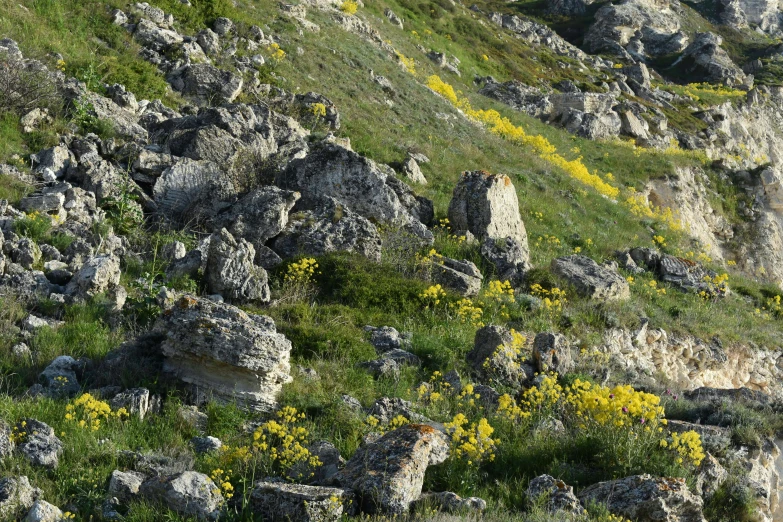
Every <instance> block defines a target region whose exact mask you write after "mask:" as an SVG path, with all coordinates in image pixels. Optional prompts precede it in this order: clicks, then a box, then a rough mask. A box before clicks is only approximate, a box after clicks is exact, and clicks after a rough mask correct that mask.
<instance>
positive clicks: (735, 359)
mask: <svg viewBox="0 0 783 522" xmlns="http://www.w3.org/2000/svg"><path fill="white" fill-rule="evenodd" d="M599 350H600V351H603V352H605V353H609V354H611V359H610V364H615V365H617V366H618V367H620V368H623V369H625V370H632V371H633V372H636V373H638V374H641V375H647V376H653V375H655V374H659V373H663V374H664V375H667V376H668V378H669V379H671V382H672V384H674V385H675V386H677V387H679V388H681V389H684V390H694V389H697V388H700V387H711V388H743V387H746V388H750V389H751V390H758V391H763V392H764V393H766V394H768V395H772V396H774V397H783V386H781V385H780V382H781V378H783V372H782V371H781V370H780V368H779V366H778V365H779V358H780V354H779V353H777V352H776V351H773V350H768V349H764V348H759V347H751V346H745V345H732V346H728V347H723V346H722V345H721V344H720V343H719V342H718V341H716V340H712V341H709V342H705V341H702V340H700V339H696V338H694V337H690V336H685V337H681V336H670V335H668V334H667V333H666V332H665V331H663V330H660V329H652V328H648V327H647V323H644V324H643V325H642V327H641V328H640V329H639V330H637V331H635V332H629V331H627V330H621V329H612V330H609V331H607V332H606V333H605V334H604V339H603V345H602V346H601V347H599Z"/></svg>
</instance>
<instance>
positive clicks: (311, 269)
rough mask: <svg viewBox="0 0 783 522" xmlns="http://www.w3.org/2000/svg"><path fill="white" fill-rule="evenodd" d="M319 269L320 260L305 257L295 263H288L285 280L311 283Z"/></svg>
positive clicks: (295, 282) (287, 281)
mask: <svg viewBox="0 0 783 522" xmlns="http://www.w3.org/2000/svg"><path fill="white" fill-rule="evenodd" d="M317 269H318V262H317V261H316V260H315V259H313V258H312V257H305V258H304V259H301V260H299V261H297V262H295V263H291V264H290V265H288V267H287V268H286V271H285V276H283V280H284V281H285V282H286V283H294V284H303V285H306V284H309V283H311V282H312V280H313V276H314V275H315V274H316V270H317Z"/></svg>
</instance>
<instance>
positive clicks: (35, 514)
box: [24, 499, 63, 522]
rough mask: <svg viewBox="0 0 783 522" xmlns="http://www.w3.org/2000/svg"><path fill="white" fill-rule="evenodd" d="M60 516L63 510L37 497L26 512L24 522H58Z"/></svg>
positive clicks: (60, 518)
mask: <svg viewBox="0 0 783 522" xmlns="http://www.w3.org/2000/svg"><path fill="white" fill-rule="evenodd" d="M62 516H63V512H62V511H60V508H58V507H57V506H54V505H52V504H50V503H48V502H46V501H45V500H40V499H39V500H36V501H35V503H34V504H33V507H31V508H30V511H28V512H27V516H26V517H25V518H24V522H60V521H61V520H62Z"/></svg>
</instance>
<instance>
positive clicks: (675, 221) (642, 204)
mask: <svg viewBox="0 0 783 522" xmlns="http://www.w3.org/2000/svg"><path fill="white" fill-rule="evenodd" d="M627 192H628V193H627V197H626V199H625V206H626V207H627V208H628V210H629V211H630V212H631V214H633V215H634V216H638V217H642V218H648V219H653V220H655V221H658V222H659V223H662V224H664V225H666V226H667V227H669V229H670V230H675V231H676V230H683V224H682V221H681V220H680V218H679V217H677V216H676V215H675V214H674V212H673V211H672V209H670V208H668V207H654V206H652V205H650V202H649V201H647V198H646V197H644V195H643V194H639V193H638V192H636V189H634V188H633V187H628V189H627Z"/></svg>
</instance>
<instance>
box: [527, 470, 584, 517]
mask: <svg viewBox="0 0 783 522" xmlns="http://www.w3.org/2000/svg"><path fill="white" fill-rule="evenodd" d="M544 495H545V496H546V497H547V499H548V500H547V503H546V507H547V509H548V510H549V511H550V512H555V511H566V512H568V513H573V514H575V515H581V514H583V513H584V512H585V509H584V508H583V507H582V505H581V504H580V503H579V499H578V498H576V495H574V488H573V487H571V486H569V485H568V484H566V483H565V482H563V481H562V480H556V479H555V478H554V477H552V476H550V475H541V476H538V477H536V478H534V479H533V480H531V481H530V484H529V485H528V487H527V497H528V499H530V500H531V501H533V502H535V501H536V499H538V498H539V497H541V496H544Z"/></svg>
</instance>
